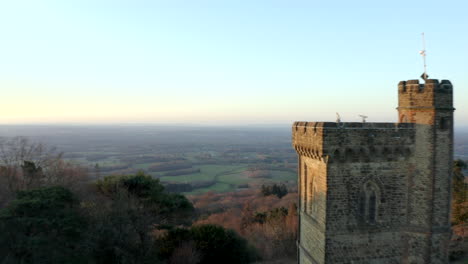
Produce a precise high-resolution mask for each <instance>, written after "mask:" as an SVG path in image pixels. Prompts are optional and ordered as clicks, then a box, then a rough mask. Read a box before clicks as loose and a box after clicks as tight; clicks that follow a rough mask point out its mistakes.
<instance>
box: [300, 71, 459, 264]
mask: <svg viewBox="0 0 468 264" xmlns="http://www.w3.org/2000/svg"><path fill="white" fill-rule="evenodd" d="M398 97H399V98H398V108H397V110H398V118H399V123H367V122H366V123H341V121H338V120H337V122H295V123H294V125H293V127H292V143H293V146H294V148H295V150H296V152H297V154H298V156H299V170H298V177H299V181H298V184H299V192H300V193H299V197H300V203H299V209H300V212H299V237H298V256H299V263H300V264H317V263H320V264H322V263H327V264H328V263H333V264H336V263H379V264H384V263H421V264H423V263H424V264H427V263H448V244H449V241H450V236H451V228H450V203H451V184H452V164H453V112H454V110H455V109H454V108H453V102H452V98H453V92H452V84H451V83H450V81H448V80H442V81H440V82H439V81H438V80H432V79H428V80H426V81H425V83H419V81H418V80H409V81H402V82H400V83H399V84H398Z"/></svg>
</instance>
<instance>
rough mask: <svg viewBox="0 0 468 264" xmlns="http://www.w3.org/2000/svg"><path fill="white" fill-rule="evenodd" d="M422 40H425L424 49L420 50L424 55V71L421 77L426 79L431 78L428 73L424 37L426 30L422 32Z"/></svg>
mask: <svg viewBox="0 0 468 264" xmlns="http://www.w3.org/2000/svg"><path fill="white" fill-rule="evenodd" d="M422 41H423V49H422V50H421V51H420V52H419V54H421V56H422V57H423V61H424V73H423V74H422V75H421V78H422V79H423V80H424V81H426V80H427V79H428V78H429V75H427V66H426V40H425V38H424V32H423V33H422Z"/></svg>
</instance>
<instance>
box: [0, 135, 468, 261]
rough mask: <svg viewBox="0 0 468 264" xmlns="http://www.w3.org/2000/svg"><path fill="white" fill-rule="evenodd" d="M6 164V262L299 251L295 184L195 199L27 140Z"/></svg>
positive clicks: (462, 230) (457, 186)
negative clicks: (92, 171)
mask: <svg viewBox="0 0 468 264" xmlns="http://www.w3.org/2000/svg"><path fill="white" fill-rule="evenodd" d="M0 162H1V164H0V181H1V182H0V183H1V185H0V186H1V188H2V189H1V192H0V193H1V196H0V206H1V208H0V234H1V236H0V262H1V263H174V264H183V263H187V264H191V263H193V264H195V263H251V262H257V261H268V260H282V261H283V260H284V261H283V262H284V263H287V262H288V261H293V262H294V258H295V256H296V245H295V241H296V236H297V207H296V202H297V194H296V193H295V192H294V190H290V189H289V188H288V186H286V185H285V184H281V183H279V184H264V185H263V186H258V187H255V188H247V189H245V190H240V191H236V192H227V193H214V192H207V193H204V194H199V195H191V196H190V197H188V198H187V197H186V196H184V195H181V194H178V193H173V192H169V191H168V190H167V189H166V188H165V186H163V184H162V183H161V182H160V181H159V179H157V178H155V177H153V176H151V175H148V174H146V173H144V172H138V173H132V174H126V175H109V176H107V175H105V174H104V173H103V175H102V177H100V178H99V179H95V178H94V177H90V175H89V173H88V171H87V170H86V169H84V168H82V167H80V166H77V165H75V164H72V163H69V162H67V161H65V160H64V159H63V158H62V155H61V154H60V153H58V152H57V151H56V150H54V149H52V148H47V147H45V146H43V145H41V144H36V143H31V142H29V141H28V140H26V139H22V138H16V139H13V140H9V141H5V142H2V143H1V144H0ZM466 169H467V164H466V163H465V162H463V161H461V160H457V161H456V162H455V165H454V190H453V208H452V211H453V226H454V239H453V243H452V245H451V252H452V258H454V259H456V258H459V257H461V256H463V254H465V252H464V250H466V248H467V247H466V245H467V244H466V243H467V242H466V236H467V233H468V232H467V229H468V226H467V215H468V210H467V208H468V204H467V194H468V188H467V185H466V182H465V181H464V180H465V178H464V176H463V171H464V170H466ZM249 173H252V174H255V175H256V174H257V173H259V172H258V170H256V169H254V170H250V172H249ZM92 176H95V175H92Z"/></svg>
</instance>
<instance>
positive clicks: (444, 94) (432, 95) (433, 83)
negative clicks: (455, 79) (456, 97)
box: [398, 79, 453, 110]
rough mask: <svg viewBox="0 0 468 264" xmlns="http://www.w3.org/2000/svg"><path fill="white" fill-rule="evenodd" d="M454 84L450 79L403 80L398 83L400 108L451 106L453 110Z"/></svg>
mask: <svg viewBox="0 0 468 264" xmlns="http://www.w3.org/2000/svg"><path fill="white" fill-rule="evenodd" d="M452 98H453V86H452V83H451V82H450V81H449V80H442V81H440V82H439V80H435V79H429V80H427V81H426V82H425V83H419V80H408V81H401V82H400V83H399V84H398V100H399V109H405V108H406V109H411V108H414V109H421V108H437V109H445V108H449V109H450V110H453V101H452Z"/></svg>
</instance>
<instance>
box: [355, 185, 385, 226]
mask: <svg viewBox="0 0 468 264" xmlns="http://www.w3.org/2000/svg"><path fill="white" fill-rule="evenodd" d="M379 205H380V189H379V187H378V186H377V184H375V183H374V182H372V181H368V182H366V183H365V184H364V186H363V187H362V192H361V195H360V201H359V214H360V215H361V219H362V220H363V222H366V223H369V224H375V223H376V222H377V220H378V215H379Z"/></svg>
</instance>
